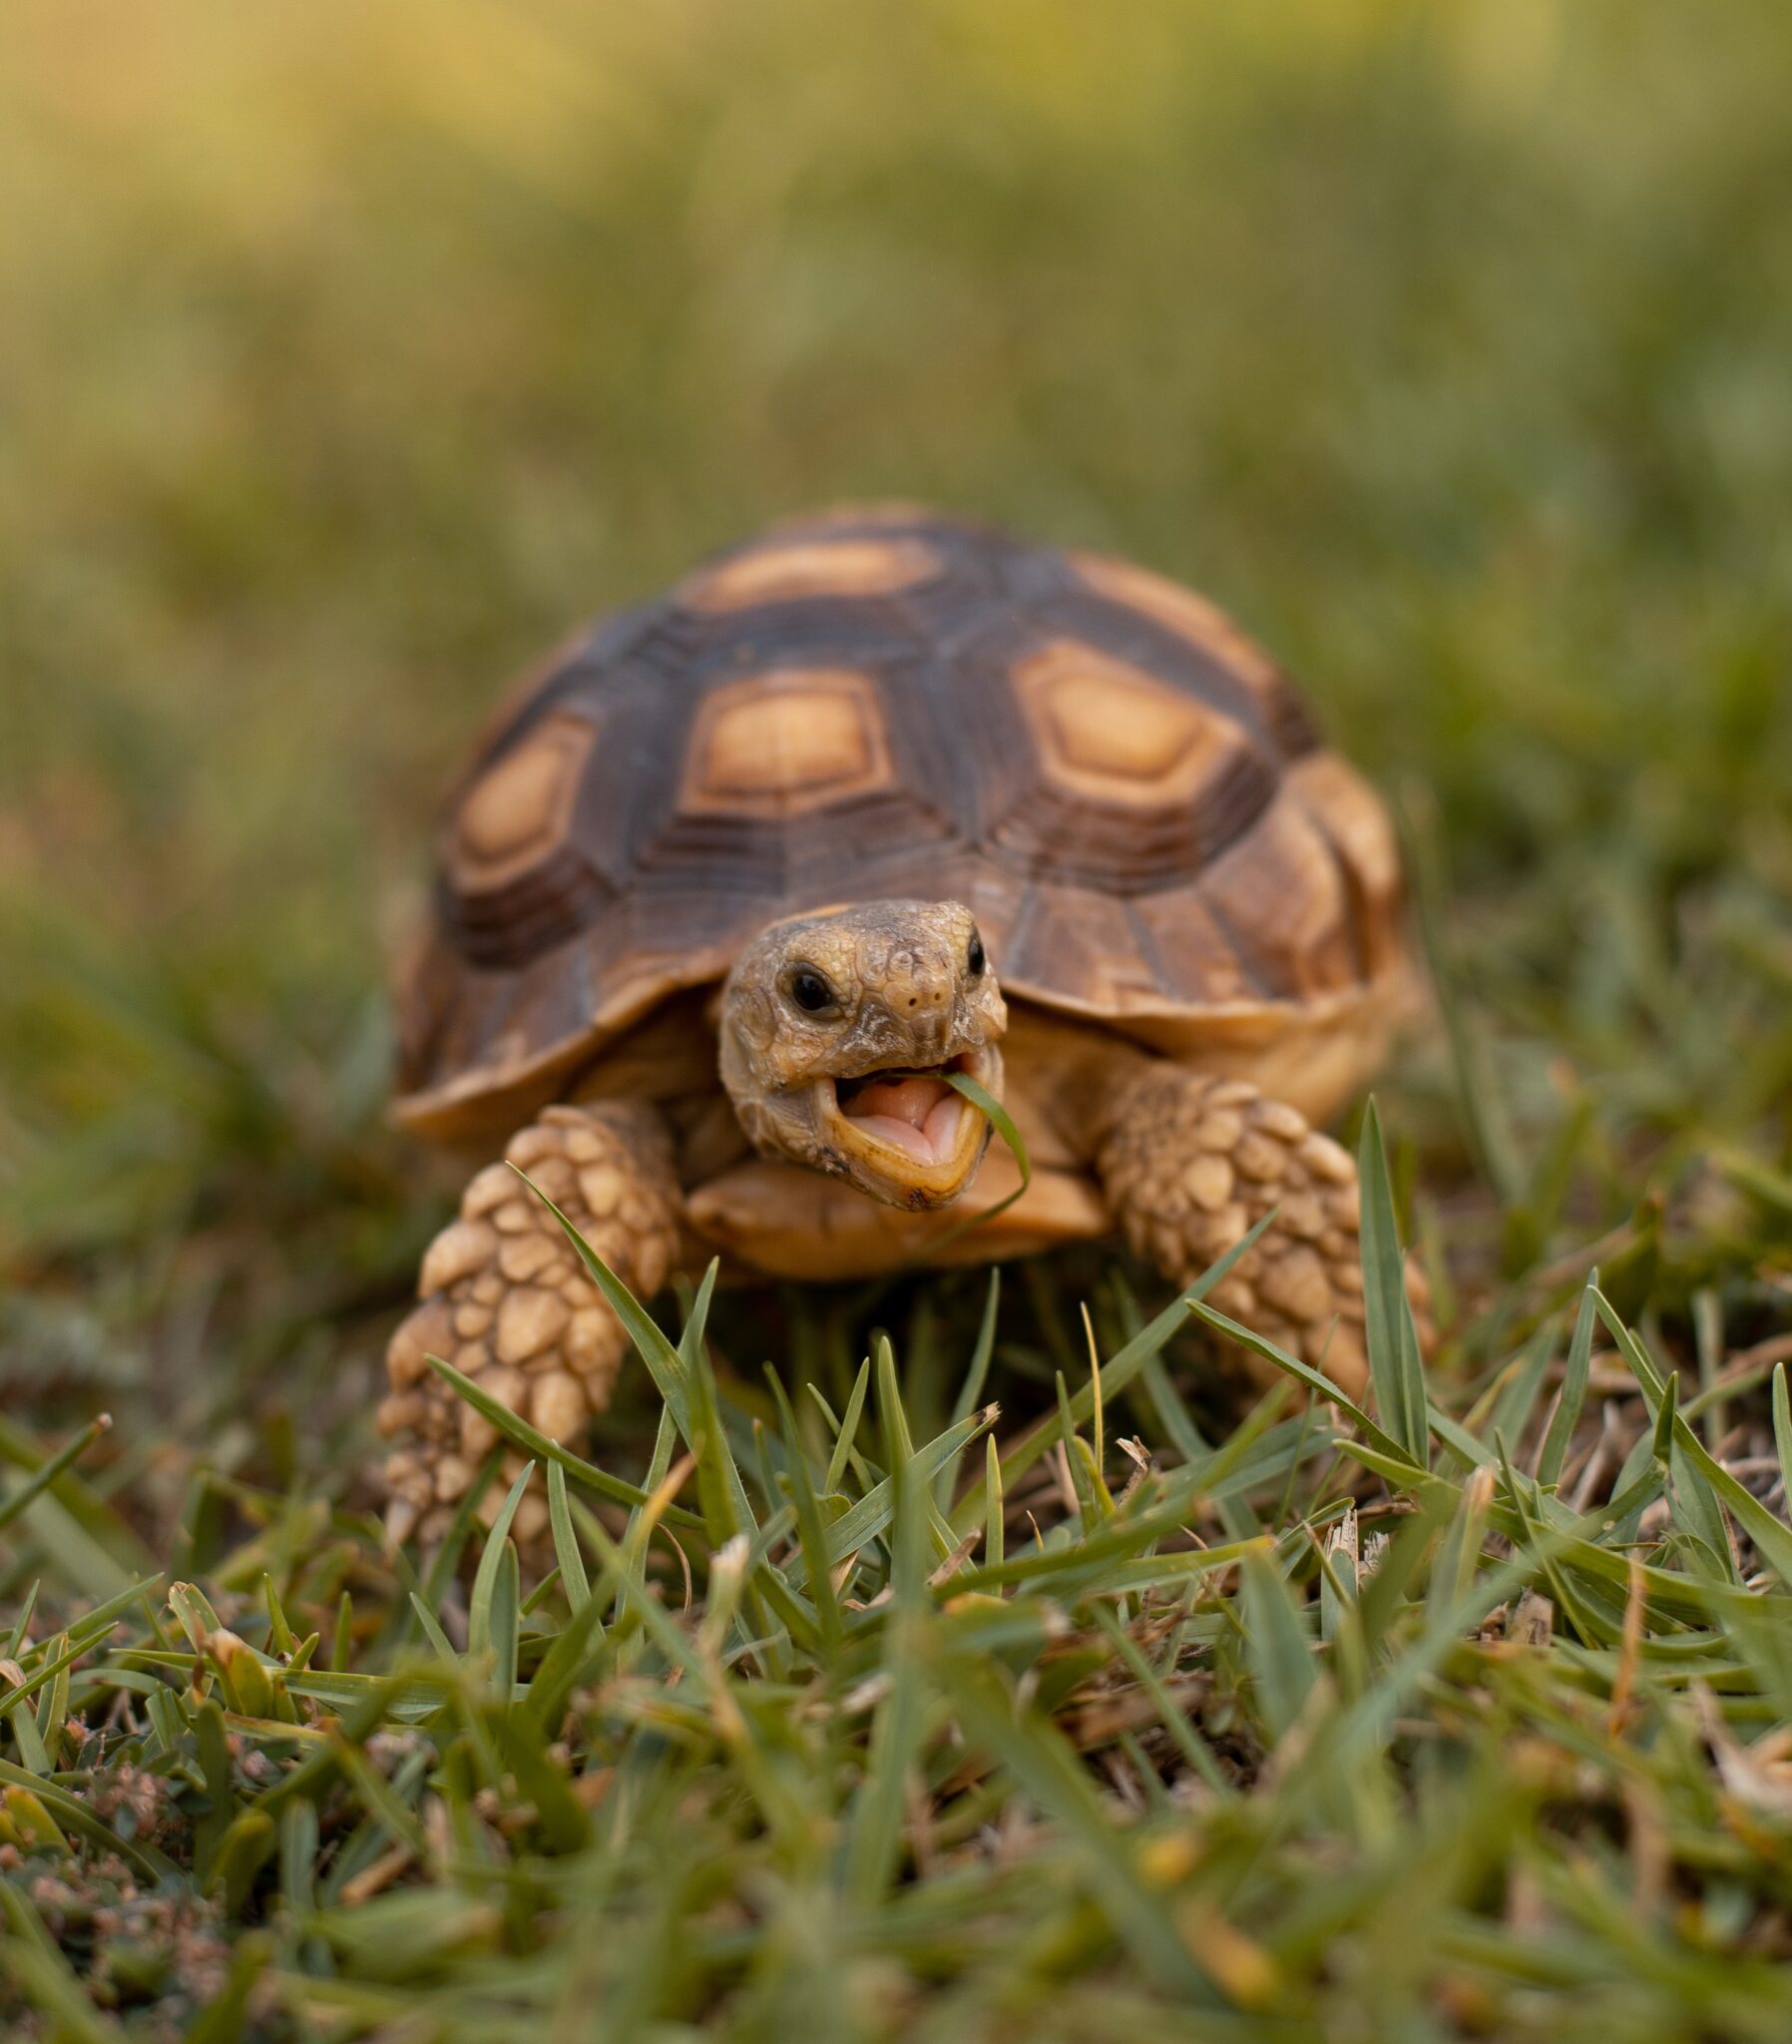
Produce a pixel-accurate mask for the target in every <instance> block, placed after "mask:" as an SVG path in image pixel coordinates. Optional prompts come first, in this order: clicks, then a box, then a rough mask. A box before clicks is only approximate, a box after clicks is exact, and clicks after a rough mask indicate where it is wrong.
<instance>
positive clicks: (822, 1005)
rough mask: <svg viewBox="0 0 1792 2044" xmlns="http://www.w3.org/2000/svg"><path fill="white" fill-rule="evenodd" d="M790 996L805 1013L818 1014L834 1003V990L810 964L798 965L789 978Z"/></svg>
mask: <svg viewBox="0 0 1792 2044" xmlns="http://www.w3.org/2000/svg"><path fill="white" fill-rule="evenodd" d="M789 987H790V998H791V999H792V1000H793V1001H794V1002H795V1003H796V1005H797V1006H798V1007H799V1008H800V1009H802V1011H803V1013H804V1014H805V1015H819V1014H822V1013H823V1012H824V1011H825V1010H827V1009H828V1008H831V1007H834V1006H835V1005H836V996H835V994H834V990H833V988H832V987H831V986H829V985H828V983H827V980H826V979H825V977H824V976H823V975H822V974H821V973H819V972H817V971H816V970H815V968H814V966H812V965H799V966H797V968H796V969H795V971H794V972H792V973H791V975H790V979H789Z"/></svg>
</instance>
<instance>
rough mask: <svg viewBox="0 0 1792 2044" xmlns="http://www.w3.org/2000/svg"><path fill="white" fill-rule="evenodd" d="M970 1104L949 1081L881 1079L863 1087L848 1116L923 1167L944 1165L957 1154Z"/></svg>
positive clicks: (917, 1078) (854, 1099)
mask: <svg viewBox="0 0 1792 2044" xmlns="http://www.w3.org/2000/svg"><path fill="white" fill-rule="evenodd" d="M963 1107H964V1103H963V1102H962V1101H961V1100H960V1099H959V1097H958V1095H957V1094H956V1093H955V1092H954V1091H953V1089H952V1088H951V1087H950V1086H948V1085H947V1084H946V1082H945V1081H944V1080H943V1079H935V1078H933V1077H931V1076H930V1075H928V1074H925V1073H923V1074H920V1075H918V1076H917V1077H915V1078H912V1079H879V1080H876V1081H874V1082H873V1084H871V1085H869V1086H861V1087H860V1088H859V1090H858V1092H857V1093H855V1094H854V1095H853V1097H852V1099H851V1101H850V1102H849V1103H848V1105H847V1108H846V1113H847V1115H848V1116H849V1117H850V1118H851V1119H852V1120H853V1121H855V1122H857V1123H858V1124H859V1125H860V1127H862V1128H863V1129H864V1130H865V1131H866V1133H867V1134H868V1135H873V1136H876V1137H877V1138H878V1140H879V1141H880V1142H884V1143H888V1144H890V1145H891V1146H892V1147H893V1148H895V1149H897V1150H902V1151H906V1152H907V1154H908V1155H909V1156H910V1157H912V1158H914V1160H915V1161H916V1163H917V1164H943V1163H944V1162H945V1161H946V1159H947V1158H949V1157H950V1156H951V1155H952V1146H953V1143H954V1140H955V1139H956V1137H957V1135H958V1124H959V1116H960V1114H961V1113H962V1111H963Z"/></svg>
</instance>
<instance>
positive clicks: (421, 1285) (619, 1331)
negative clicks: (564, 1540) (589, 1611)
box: [378, 1102, 679, 1542]
mask: <svg viewBox="0 0 1792 2044" xmlns="http://www.w3.org/2000/svg"><path fill="white" fill-rule="evenodd" d="M505 1158H506V1160H507V1161H506V1162H504V1163H500V1164H492V1165H488V1166H487V1167H486V1169H485V1170H484V1171H482V1172H481V1173H480V1174H479V1175H478V1177H477V1178H475V1179H474V1180H473V1181H472V1183H471V1184H470V1185H469V1186H468V1187H467V1190H466V1192H465V1194H464V1195H463V1196H462V1199H461V1206H460V1216H459V1218H458V1219H457V1220H455V1221H453V1222H451V1223H450V1224H449V1225H448V1227H446V1228H445V1229H444V1230H443V1231H442V1233H441V1234H440V1235H438V1236H437V1237H436V1239H435V1241H434V1242H433V1243H432V1244H431V1245H430V1247H429V1250H428V1252H427V1253H426V1254H425V1256H424V1259H423V1266H422V1270H421V1273H420V1274H419V1277H418V1282H417V1291H418V1296H419V1299H420V1301H421V1302H420V1303H419V1304H418V1305H417V1306H416V1307H415V1308H414V1309H413V1311H412V1312H411V1314H410V1315H409V1317H408V1318H407V1319H406V1320H405V1321H404V1322H403V1324H402V1325H401V1326H400V1327H399V1329H398V1331H397V1332H396V1333H395V1334H394V1335H393V1336H392V1340H391V1344H390V1346H389V1347H388V1348H387V1350H386V1371H387V1374H388V1376H389V1378H390V1380H391V1385H392V1389H391V1393H390V1395H389V1396H388V1397H387V1398H386V1399H385V1400H384V1401H383V1402H382V1403H381V1405H380V1408H379V1415H378V1417H379V1428H380V1431H381V1432H382V1433H384V1434H387V1435H400V1436H402V1437H403V1438H402V1440H401V1444H400V1445H399V1446H398V1447H396V1448H395V1449H394V1450H393V1452H392V1454H391V1455H390V1456H389V1457H388V1458H387V1461H386V1469H385V1476H386V1487H387V1490H388V1492H389V1494H390V1497H391V1507H390V1512H389V1515H388V1519H389V1524H390V1526H391V1529H392V1532H393V1534H394V1536H395V1537H397V1538H400V1539H403V1538H405V1537H407V1536H408V1535H409V1534H410V1532H411V1531H412V1530H416V1531H418V1532H420V1533H421V1535H422V1537H423V1538H424V1540H425V1541H426V1542H431V1541H434V1540H437V1539H440V1538H441V1536H442V1535H443V1534H444V1533H445V1532H446V1531H447V1528H448V1525H449V1523H450V1521H451V1520H452V1518H453V1515H454V1509H455V1506H456V1505H457V1503H458V1502H459V1500H460V1498H461V1497H462V1496H463V1495H464V1494H465V1492H466V1490H467V1488H468V1486H469V1485H470V1484H471V1482H472V1480H473V1477H474V1475H475V1473H476V1472H477V1470H478V1468H479V1465H480V1463H481V1462H482V1461H483V1460H484V1458H485V1456H486V1455H487V1453H489V1451H490V1450H491V1448H492V1446H493V1445H494V1444H495V1442H496V1441H497V1439H498V1432H497V1429H496V1428H495V1427H494V1426H493V1425H492V1423H491V1422H490V1420H488V1419H486V1418H485V1417H484V1415H483V1414H481V1413H479V1412H476V1411H475V1410H474V1409H473V1407H472V1406H471V1405H469V1404H467V1403H466V1401H465V1400H464V1399H462V1398H460V1397H457V1396H456V1394H455V1393H454V1392H453V1391H452V1390H451V1389H450V1388H449V1387H448V1385H447V1384H445V1383H444V1382H443V1381H442V1380H441V1379H440V1378H439V1377H438V1376H437V1375H436V1374H435V1372H434V1371H433V1370H432V1369H430V1367H429V1365H428V1363H427V1362H426V1361H425V1357H426V1356H428V1355H432V1354H434V1355H439V1356H441V1357H443V1358H444V1360H446V1361H449V1362H452V1363H453V1364H454V1366H455V1367H456V1368H457V1369H459V1370H461V1371H463V1372H464V1373H465V1374H466V1375H467V1376H469V1377H472V1378H473V1379H474V1380H475V1381H476V1382H477V1383H479V1384H480V1385H481V1386H482V1387H483V1388H484V1389H485V1390H487V1391H489V1392H490V1393H491V1394H492V1395H493V1396H494V1397H496V1398H497V1399H498V1400H499V1401H500V1402H501V1403H502V1404H504V1405H506V1406H508V1407H509V1408H510V1409H511V1411H513V1412H516V1413H518V1414H520V1415H521V1416H522V1417H523V1418H525V1419H527V1420H529V1421H530V1423H531V1424H532V1425H534V1426H536V1427H539V1428H540V1430H541V1431H542V1432H543V1433H545V1434H547V1435H548V1436H549V1438H550V1439H552V1440H556V1441H564V1440H570V1439H572V1438H573V1437H575V1436H576V1435H578V1434H581V1433H583V1431H584V1430H585V1427H586V1425H587V1423H588V1422H589V1421H590V1419H591V1418H592V1416H593V1415H594V1414H595V1413H598V1412H602V1411H603V1409H604V1407H605V1406H606V1405H607V1404H608V1403H609V1402H610V1390H611V1385H612V1383H613V1382H614V1380H615V1377H616V1372H617V1366H618V1364H619V1363H620V1362H621V1360H622V1357H623V1354H624V1351H625V1350H626V1349H627V1347H628V1345H629V1343H628V1336H627V1334H626V1333H625V1332H624V1331H623V1326H622V1323H621V1321H620V1320H618V1319H617V1317H616V1315H615V1313H614V1312H613V1311H612V1310H611V1308H610V1306H609V1304H608V1303H607V1302H606V1300H605V1298H604V1296H603V1294H602V1293H601V1292H600V1291H599V1289H598V1287H597V1285H596V1284H595V1283H593V1282H592V1280H591V1278H589V1277H588V1276H587V1274H586V1272H585V1270H584V1268H583V1266H582V1265H581V1264H580V1263H579V1261H578V1258H577V1257H576V1255H575V1253H574V1250H573V1246H572V1244H571V1243H569V1242H568V1241H567V1239H566V1235H565V1233H564V1231H563V1230H562V1228H561V1226H560V1224H559V1222H558V1221H556V1220H555V1218H554V1216H553V1215H552V1214H551V1213H549V1211H548V1209H547V1208H546V1207H545V1206H543V1204H542V1203H541V1201H539V1200H537V1199H535V1198H534V1197H533V1196H532V1195H531V1193H530V1192H529V1189H528V1188H527V1187H526V1186H525V1185H524V1184H523V1183H522V1182H521V1180H520V1179H519V1178H518V1177H517V1175H516V1173H515V1172H514V1171H512V1170H511V1168H510V1167H511V1165H512V1164H515V1165H517V1166H519V1167H520V1168H521V1169H522V1170H524V1171H526V1172H527V1173H528V1174H529V1176H530V1178H531V1179H533V1180H534V1181H535V1183H536V1184H537V1185H538V1186H539V1187H540V1188H541V1190H542V1191H543V1192H544V1193H546V1194H547V1196H548V1198H549V1199H551V1200H552V1201H553V1202H554V1203H555V1205H556V1206H558V1207H559V1208H560V1209H561V1211H562V1212H563V1213H564V1214H565V1215H566V1217H567V1219H568V1220H569V1221H571V1222H572V1223H573V1225H574V1226H575V1227H576V1228H577V1229H578V1231H579V1233H580V1234H581V1235H582V1236H583V1237H584V1238H585V1240H586V1241H587V1242H588V1243H589V1244H590V1245H591V1247H592V1248H593V1249H594V1250H596V1252H597V1253H598V1255H599V1256H600V1257H602V1258H603V1260H604V1262H605V1263H606V1264H608V1265H609V1266H610V1268H611V1270H613V1271H614V1272H615V1273H616V1274H617V1276H618V1277H619V1278H622V1280H623V1282H624V1283H625V1284H627V1285H628V1286H629V1288H630V1289H631V1290H632V1291H633V1292H635V1293H636V1295H637V1296H638V1297H641V1298H650V1297H652V1296H653V1294H654V1293H655V1292H656V1291H658V1290H659V1289H660V1287H661V1285H662V1284H663V1283H664V1282H665V1281H666V1275H667V1272H668V1270H669V1269H670V1267H671V1264H672V1258H673V1256H674V1255H675V1253H676V1250H677V1241H678V1237H677V1217H678V1211H679V1195H678V1186H677V1180H676V1178H675V1176H674V1175H673V1171H672V1143H671V1139H670V1136H669V1134H668V1132H667V1129H666V1126H665V1123H664V1122H663V1120H662V1119H661V1117H660V1115H659V1114H658V1113H657V1112H656V1111H655V1110H654V1109H652V1108H650V1107H644V1106H638V1105H636V1104H634V1103H632V1102H604V1103H602V1104H599V1105H594V1106H591V1107H551V1108H549V1109H547V1111H546V1112H545V1113H544V1114H543V1116H542V1118H541V1120H540V1121H538V1122H536V1123H534V1124H533V1125H532V1126H531V1127H529V1128H526V1129H524V1130H522V1131H521V1132H520V1133H519V1134H518V1135H516V1136H514V1137H513V1138H512V1139H511V1141H510V1144H509V1146H508V1147H507V1149H506V1151H505ZM508 1461H509V1464H510V1467H509V1469H508V1472H507V1473H508V1475H514V1474H515V1470H516V1468H517V1467H520V1466H521V1464H520V1462H519V1461H518V1459H517V1458H516V1457H514V1456H512V1457H509V1458H508ZM502 1496H503V1491H502V1489H501V1488H495V1489H494V1490H493V1491H489V1492H488V1493H487V1496H486V1498H485V1500H484V1508H485V1510H486V1511H487V1513H488V1514H489V1513H490V1512H491V1511H492V1510H494V1509H495V1508H496V1506H497V1503H498V1502H499V1500H500V1499H501V1498H502ZM515 1523H516V1529H517V1534H518V1537H519V1539H521V1540H523V1541H525V1542H528V1541H534V1540H538V1539H539V1538H540V1535H541V1533H542V1531H543V1529H544V1528H545V1526H546V1523H547V1507H546V1505H545V1503H544V1502H543V1500H542V1498H541V1497H540V1495H539V1494H538V1493H536V1492H535V1491H533V1490H532V1491H531V1492H530V1493H529V1494H528V1495H526V1496H525V1497H524V1499H523V1501H522V1504H521V1505H520V1507H519V1508H518V1514H517V1519H516V1522H515Z"/></svg>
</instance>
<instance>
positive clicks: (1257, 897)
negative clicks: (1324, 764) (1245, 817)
mask: <svg viewBox="0 0 1792 2044" xmlns="http://www.w3.org/2000/svg"><path fill="white" fill-rule="evenodd" d="M1201 894H1202V897H1203V898H1204V900H1205V901H1206V904H1207V906H1208V908H1209V909H1210V910H1211V911H1212V913H1213V914H1214V915H1215V916H1216V917H1217V918H1218V921H1219V924H1220V926H1221V928H1222V929H1224V930H1226V931H1227V932H1228V933H1229V934H1230V936H1231V939H1232V942H1233V944H1234V945H1235V946H1236V947H1237V950H1238V953H1239V956H1240V959H1241V960H1242V961H1243V963H1244V964H1245V966H1246V967H1247V968H1249V969H1251V970H1253V971H1254V972H1255V974H1256V976H1257V980H1258V984H1259V987H1260V990H1261V991H1262V992H1263V993H1265V994H1271V993H1277V992H1283V991H1286V992H1289V993H1292V994H1295V995H1297V996H1298V995H1316V994H1321V993H1324V992H1325V991H1326V990H1327V989H1328V988H1331V987H1336V986H1339V985H1343V984H1348V983H1349V982H1350V981H1352V980H1354V979H1356V978H1357V977H1358V973H1357V964H1356V947H1355V944H1354V942H1353V933H1352V928H1351V918H1350V901H1349V897H1348V895H1347V893H1346V891H1345V887H1344V881H1343V876H1342V875H1341V873H1340V872H1339V870H1338V862H1337V860H1336V858H1335V857H1334V856H1333V855H1332V850H1331V847H1330V845H1329V844H1328V843H1327V842H1326V840H1325V838H1324V837H1323V835H1322V834H1321V833H1320V831H1319V829H1318V827H1317V825H1316V824H1314V822H1313V821H1312V819H1311V818H1310V817H1309V816H1308V815H1307V813H1306V811H1305V810H1304V809H1302V808H1301V807H1300V806H1299V805H1298V803H1296V802H1294V801H1293V800H1292V799H1290V798H1289V797H1287V796H1286V795H1284V796H1283V798H1282V799H1281V800H1280V801H1278V802H1277V803H1276V804H1275V806H1274V807H1273V808H1271V809H1270V810H1269V811H1268V813H1267V814H1266V815H1265V816H1264V817H1263V819H1262V821H1261V822H1260V823H1259V824H1258V825H1257V827H1256V828H1255V829H1254V830H1252V831H1251V832H1250V833H1249V835H1248V836H1245V837H1242V838H1240V839H1239V840H1238V841H1237V842H1236V843H1235V844H1233V845H1231V846H1230V847H1229V848H1228V849H1227V850H1226V851H1225V852H1224V853H1223V854H1222V855H1221V856H1220V857H1219V858H1217V859H1215V860H1214V861H1213V863H1212V865H1211V866H1209V867H1208V869H1207V871H1206V872H1205V873H1204V874H1203V875H1202V878H1201Z"/></svg>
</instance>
